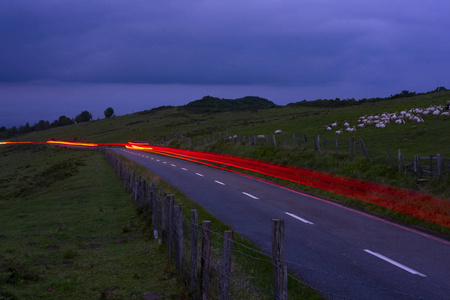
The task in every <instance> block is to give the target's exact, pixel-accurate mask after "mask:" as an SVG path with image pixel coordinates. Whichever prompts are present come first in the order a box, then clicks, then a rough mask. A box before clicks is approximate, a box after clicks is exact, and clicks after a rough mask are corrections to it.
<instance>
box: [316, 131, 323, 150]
mask: <svg viewBox="0 0 450 300" xmlns="http://www.w3.org/2000/svg"><path fill="white" fill-rule="evenodd" d="M317 151H319V153H322V151H321V150H320V135H317Z"/></svg>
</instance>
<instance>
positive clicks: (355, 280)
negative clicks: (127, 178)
mask: <svg viewBox="0 0 450 300" xmlns="http://www.w3.org/2000/svg"><path fill="white" fill-rule="evenodd" d="M115 151H117V152H118V153H120V154H122V155H124V156H126V157H128V158H129V159H131V160H133V161H135V162H137V163H139V164H140V165H142V166H144V167H146V168H147V169H149V170H150V171H152V172H153V173H155V174H158V175H159V176H160V177H161V178H163V179H164V180H166V181H167V182H169V183H170V184H171V185H173V186H174V187H176V188H177V189H179V190H180V191H181V192H183V193H184V194H186V195H187V196H188V197H189V198H190V199H192V200H193V201H195V202H196V203H198V204H199V205H201V206H202V207H203V208H205V209H206V210H208V211H209V212H211V213H212V214H213V215H215V216H216V217H217V218H218V219H220V220H221V221H222V222H224V223H225V224H227V225H229V226H230V227H231V228H232V229H233V230H234V231H236V232H238V233H239V234H241V235H242V236H244V237H245V238H247V239H248V240H250V241H251V242H253V243H254V244H256V245H257V246H258V247H260V248H261V249H263V250H264V251H265V252H266V253H268V254H270V253H271V224H272V219H284V220H285V240H286V259H287V260H288V261H290V262H293V263H294V265H293V266H294V267H293V268H294V270H293V271H295V272H297V273H298V274H299V275H300V276H301V277H302V278H303V279H304V280H305V281H306V282H307V283H308V285H310V286H312V287H313V288H315V289H318V290H321V291H324V292H325V293H326V294H331V295H333V297H336V298H337V297H344V298H349V299H450V296H449V295H450V242H449V241H446V240H442V239H439V238H437V237H434V236H430V235H427V234H425V233H422V232H418V231H415V230H412V229H409V228H406V227H403V226H400V225H397V224H394V223H391V222H388V221H386V220H383V219H380V218H377V217H374V216H371V215H368V214H365V213H361V212H359V211H356V210H353V209H350V208H347V207H344V206H341V205H339V204H337V203H334V202H331V201H326V200H324V199H321V198H318V197H313V196H309V195H305V194H302V193H300V192H295V191H292V190H289V189H284V188H282V187H279V186H276V185H272V184H270V183H267V182H263V181H259V180H256V179H253V178H250V177H247V176H243V175H238V174H235V173H231V172H227V171H223V170H218V169H215V168H212V167H207V166H204V165H200V164H196V163H192V162H188V161H184V160H180V159H176V158H172V157H166V156H161V155H156V154H152V153H149V152H140V151H135V150H128V149H116V150H115Z"/></svg>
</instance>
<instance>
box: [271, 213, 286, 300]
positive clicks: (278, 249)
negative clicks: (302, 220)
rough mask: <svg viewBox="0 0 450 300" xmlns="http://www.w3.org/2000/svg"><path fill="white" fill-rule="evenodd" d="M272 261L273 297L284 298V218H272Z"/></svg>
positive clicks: (283, 299)
mask: <svg viewBox="0 0 450 300" xmlns="http://www.w3.org/2000/svg"><path fill="white" fill-rule="evenodd" d="M272 261H273V281H274V292H275V299H280V300H285V299H287V298H288V294H287V265H286V253H285V248H284V220H278V219H273V220H272Z"/></svg>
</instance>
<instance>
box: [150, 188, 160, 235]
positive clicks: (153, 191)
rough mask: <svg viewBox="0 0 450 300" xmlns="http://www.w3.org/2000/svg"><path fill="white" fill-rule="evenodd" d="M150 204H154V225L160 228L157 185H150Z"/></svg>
mask: <svg viewBox="0 0 450 300" xmlns="http://www.w3.org/2000/svg"><path fill="white" fill-rule="evenodd" d="M150 199H151V200H150V201H151V203H150V205H151V206H152V227H153V228H156V229H158V209H157V207H158V204H157V203H158V202H157V198H156V186H155V184H151V187H150Z"/></svg>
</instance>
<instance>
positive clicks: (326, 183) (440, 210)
mask: <svg viewBox="0 0 450 300" xmlns="http://www.w3.org/2000/svg"><path fill="white" fill-rule="evenodd" d="M29 143H46V144H54V145H66V146H84V147H97V146H124V147H126V148H128V149H132V150H141V151H149V152H153V153H156V154H160V155H165V156H171V157H175V158H178V159H183V160H187V161H192V162H196V163H200V164H204V165H208V166H211V167H214V168H219V169H223V170H226V171H231V172H234V173H238V174H243V173H241V172H238V171H236V170H234V169H239V170H246V171H251V172H255V173H258V174H263V175H267V176H270V177H273V178H279V179H283V180H287V181H291V182H295V183H299V184H302V185H307V186H311V187H314V188H318V189H321V190H326V191H329V192H332V193H335V194H339V195H343V196H347V197H350V198H354V199H358V200H361V201H365V202H369V203H372V204H375V205H379V206H382V207H385V208H388V209H392V210H395V211H398V212H401V213H404V214H408V215H411V216H414V217H417V218H420V219H423V220H426V221H429V222H433V223H436V224H440V225H443V226H447V227H450V202H449V201H448V199H446V198H443V197H439V196H434V195H431V194H426V193H422V192H419V191H413V190H408V189H404V188H400V187H395V186H390V185H386V184H381V183H377V182H370V181H365V180H361V179H355V178H350V177H345V176H341V175H336V174H331V173H326V172H321V171H316V170H311V169H306V168H302V167H296V166H287V165H277V164H273V163H269V162H265V161H260V160H256V159H250V158H244V157H238V156H232V155H224V154H216V153H209V152H201V151H193V150H183V149H174V148H167V147H158V146H149V145H148V143H137V142H128V143H84V142H67V141H54V140H50V141H46V142H32V141H31V142H12V141H2V142H0V144H29ZM243 175H245V176H250V175H247V174H243ZM250 177H253V178H256V177H254V176H250ZM258 179H259V178H258ZM259 180H261V179H259ZM262 180H264V179H262ZM264 181H267V180H264Z"/></svg>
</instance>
